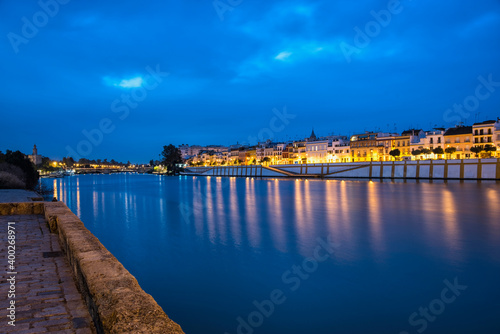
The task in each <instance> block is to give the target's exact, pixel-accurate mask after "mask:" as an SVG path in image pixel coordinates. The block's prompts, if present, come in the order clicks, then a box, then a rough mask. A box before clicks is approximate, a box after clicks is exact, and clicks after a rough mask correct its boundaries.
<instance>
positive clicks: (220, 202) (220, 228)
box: [215, 177, 228, 244]
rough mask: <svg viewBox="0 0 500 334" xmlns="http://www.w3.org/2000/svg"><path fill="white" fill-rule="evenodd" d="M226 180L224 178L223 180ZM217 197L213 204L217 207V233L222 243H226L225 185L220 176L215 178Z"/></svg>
mask: <svg viewBox="0 0 500 334" xmlns="http://www.w3.org/2000/svg"><path fill="white" fill-rule="evenodd" d="M225 181H226V180H224V182H225ZM216 186H217V193H216V194H217V197H216V201H215V206H216V208H217V232H218V233H217V234H218V236H219V238H220V240H221V241H222V243H223V244H226V243H227V229H228V226H227V219H226V218H227V217H226V213H225V210H224V209H225V206H224V187H225V186H226V184H225V183H223V180H222V177H218V178H217V183H216Z"/></svg>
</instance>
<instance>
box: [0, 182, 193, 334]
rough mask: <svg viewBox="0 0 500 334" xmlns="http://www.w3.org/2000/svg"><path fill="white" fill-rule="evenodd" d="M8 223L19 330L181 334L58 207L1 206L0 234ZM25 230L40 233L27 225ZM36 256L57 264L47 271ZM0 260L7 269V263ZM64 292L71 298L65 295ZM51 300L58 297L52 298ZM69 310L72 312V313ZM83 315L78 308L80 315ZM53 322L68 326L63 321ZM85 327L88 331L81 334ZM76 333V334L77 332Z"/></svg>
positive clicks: (68, 212) (73, 218)
mask: <svg viewBox="0 0 500 334" xmlns="http://www.w3.org/2000/svg"><path fill="white" fill-rule="evenodd" d="M8 192H10V190H9V191H0V194H2V193H3V194H2V197H0V198H5V196H8V194H9V193H8ZM11 194H12V193H11ZM18 195H20V194H18ZM24 196H27V194H24ZM12 199H14V198H12ZM9 222H15V224H11V225H12V226H15V227H16V230H17V234H12V235H15V236H16V239H17V240H25V241H26V242H24V243H21V242H19V243H18V244H17V247H16V249H15V251H16V254H17V258H16V261H17V262H16V263H17V265H18V266H17V267H14V269H15V270H16V272H17V275H18V276H17V277H18V281H19V285H18V287H19V290H18V292H19V293H17V294H16V297H15V298H17V300H18V301H19V303H18V305H19V306H20V308H18V309H17V312H16V314H17V319H18V320H19V323H20V324H22V326H21V327H22V328H23V329H24V330H35V329H37V330H38V329H40V330H41V329H43V330H45V331H55V332H57V331H60V330H62V329H70V330H71V329H74V330H75V332H76V333H93V332H97V333H132V332H133V333H175V334H180V333H183V331H182V329H181V328H180V326H179V325H177V324H176V323H175V322H174V321H172V320H171V319H170V318H169V317H168V316H167V315H166V314H165V312H163V310H162V308H161V307H160V306H159V305H158V304H157V303H156V301H155V300H154V299H153V297H151V296H150V295H149V294H147V293H146V292H144V290H142V288H141V287H140V286H139V284H138V282H137V280H136V279H135V278H134V277H133V276H132V275H131V274H130V273H129V272H128V271H127V270H126V269H125V268H124V267H123V265H122V264H121V263H120V262H119V261H118V260H117V259H116V258H115V257H114V256H113V255H112V254H111V253H110V252H109V251H108V250H107V249H106V248H105V247H104V246H103V245H102V244H101V243H100V242H99V240H98V239H97V238H96V237H95V236H94V235H93V234H92V233H91V232H90V231H88V230H87V229H86V228H85V226H84V224H83V223H82V222H81V221H80V219H79V218H78V217H77V216H76V215H75V214H73V213H72V212H71V210H69V209H68V207H67V206H66V205H65V204H64V203H62V202H54V203H51V202H26V201H25V202H22V203H13V202H10V203H0V223H1V225H2V226H3V227H4V231H7V230H8V228H9V227H8V224H9ZM30 224H31V225H33V224H35V225H37V226H39V228H35V227H30V226H31V225H30ZM37 233H38V234H37ZM32 234H33V235H32ZM7 235H11V234H8V233H7V232H6V233H2V236H5V240H3V239H4V238H3V237H2V245H7ZM28 236H29V238H27V237H28ZM9 240H11V239H9ZM27 242H28V243H29V247H28V244H27ZM35 246H36V247H38V248H40V250H42V251H41V252H33V251H32V247H35ZM5 247H6V246H5ZM5 249H6V248H5ZM3 256H7V252H6V251H5V252H3V253H2V257H3ZM42 258H57V260H54V261H58V262H57V264H56V265H51V266H49V265H47V264H45V262H44V261H41V259H42ZM3 261H4V262H5V263H6V262H7V258H5V259H3ZM47 261H48V260H47ZM37 266H42V267H43V268H38V267H37ZM63 268H66V269H64V270H66V271H65V272H67V273H68V274H69V276H65V278H64V279H54V277H55V278H57V277H59V276H60V275H61V271H62V270H63ZM39 273H43V275H46V276H47V277H45V276H44V277H42V278H38V277H36V275H35V274H39ZM5 275H6V274H5V273H3V274H2V278H3V281H5V279H6V277H4V276H5ZM49 277H50V279H49ZM68 277H69V278H70V280H71V281H70V283H68V280H69V279H68ZM37 282H39V283H40V284H42V285H43V289H38V290H37V289H36V286H35V285H33V284H38V283H37ZM32 285H33V286H32ZM71 285H72V286H73V290H71ZM44 289H45V290H47V289H48V290H47V291H45V290H44ZM77 289H78V291H79V292H80V293H79V294H78V296H79V298H76V297H74V296H73V295H74V293H73V292H76V291H77ZM67 291H73V292H71V293H66V292H67ZM54 296H55V297H57V298H56V299H54V298H55V297H54ZM49 299H50V301H51V302H53V303H54V305H53V306H50V305H52V304H50V303H49V302H48V301H47V300H49ZM75 299H79V300H80V301H81V305H80V306H75V304H73V303H70V301H71V302H73V301H75ZM6 307H7V306H6ZM75 307H76V309H77V310H78V312H79V313H75V314H73V311H74V310H75ZM82 309H84V310H85V313H84V314H82V312H81V311H82ZM65 312H66V313H65ZM85 317H87V318H85ZM59 318H64V319H66V320H67V319H69V320H68V321H66V322H65V321H62V320H60V319H59ZM80 318H82V319H87V320H88V321H86V322H85V321H84V320H81V319H80ZM75 319H76V320H75ZM79 319H80V320H79ZM55 320H59V321H55ZM5 321H6V320H5ZM82 324H86V325H85V326H84V325H82ZM53 326H54V327H53ZM61 326H62V327H61ZM80 326H81V327H80ZM25 327H26V328H25ZM63 327H64V328H63ZM84 327H85V328H86V329H87V331H83V329H82V328H84ZM94 327H95V330H94V329H93V328H94ZM18 328H20V327H18ZM80 329H82V330H81V331H79V330H80Z"/></svg>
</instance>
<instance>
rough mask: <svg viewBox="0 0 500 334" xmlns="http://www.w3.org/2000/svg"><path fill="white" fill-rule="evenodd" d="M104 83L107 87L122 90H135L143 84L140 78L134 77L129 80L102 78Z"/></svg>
mask: <svg viewBox="0 0 500 334" xmlns="http://www.w3.org/2000/svg"><path fill="white" fill-rule="evenodd" d="M103 81H104V83H105V84H106V85H108V86H115V87H122V88H135V87H141V86H142V83H143V79H142V77H135V78H130V79H122V80H119V79H118V80H116V79H112V78H110V77H104V79H103Z"/></svg>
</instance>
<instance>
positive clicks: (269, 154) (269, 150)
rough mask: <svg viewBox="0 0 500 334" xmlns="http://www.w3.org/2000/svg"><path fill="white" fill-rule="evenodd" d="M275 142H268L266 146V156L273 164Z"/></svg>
mask: <svg viewBox="0 0 500 334" xmlns="http://www.w3.org/2000/svg"><path fill="white" fill-rule="evenodd" d="M273 145H274V144H273V143H271V141H269V142H267V144H266V146H265V147H264V158H269V159H270V162H269V164H272V157H273V152H274V149H273Z"/></svg>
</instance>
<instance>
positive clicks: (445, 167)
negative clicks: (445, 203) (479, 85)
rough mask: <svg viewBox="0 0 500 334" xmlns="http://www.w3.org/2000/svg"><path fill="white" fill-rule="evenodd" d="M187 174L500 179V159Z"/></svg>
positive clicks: (244, 168)
mask: <svg viewBox="0 0 500 334" xmlns="http://www.w3.org/2000/svg"><path fill="white" fill-rule="evenodd" d="M183 175H200V176H232V177H234V176H240V177H247V176H250V177H288V178H304V177H305V178H325V179H335V178H362V179H366V178H368V179H429V180H433V179H436V180H500V159H467V160H417V161H387V162H384V161H382V162H379V161H372V162H356V163H329V164H328V163H325V164H299V165H273V166H262V165H250V166H213V167H189V168H186V169H185V172H184V173H183Z"/></svg>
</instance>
